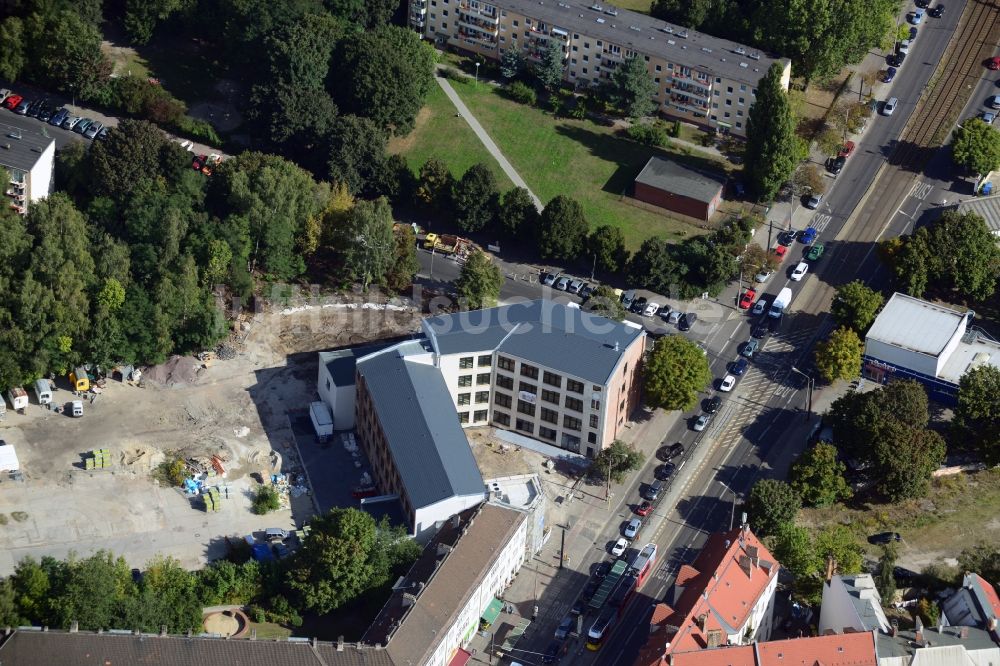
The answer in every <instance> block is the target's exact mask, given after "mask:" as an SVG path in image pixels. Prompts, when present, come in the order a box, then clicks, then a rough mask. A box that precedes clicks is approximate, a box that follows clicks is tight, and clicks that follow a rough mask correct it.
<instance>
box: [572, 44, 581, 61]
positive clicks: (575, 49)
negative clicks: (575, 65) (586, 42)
mask: <svg viewBox="0 0 1000 666" xmlns="http://www.w3.org/2000/svg"><path fill="white" fill-rule="evenodd" d="M579 50H580V49H578V48H577V47H576V46H574V47H573V52H574V53H575V52H577V51H579ZM573 62H576V58H573Z"/></svg>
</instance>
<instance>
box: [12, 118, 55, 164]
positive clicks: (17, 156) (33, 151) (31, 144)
mask: <svg viewBox="0 0 1000 666" xmlns="http://www.w3.org/2000/svg"><path fill="white" fill-rule="evenodd" d="M0 133H3V136H0V165H2V166H5V167H7V168H10V169H19V170H21V171H31V169H32V168H34V166H35V163H36V162H37V161H38V158H39V157H41V156H42V153H43V152H45V149H46V148H48V147H49V144H51V143H54V141H55V139H53V138H52V137H48V136H44V135H42V134H41V133H40V132H37V131H33V130H29V129H25V128H23V127H15V126H14V125H8V124H6V123H0Z"/></svg>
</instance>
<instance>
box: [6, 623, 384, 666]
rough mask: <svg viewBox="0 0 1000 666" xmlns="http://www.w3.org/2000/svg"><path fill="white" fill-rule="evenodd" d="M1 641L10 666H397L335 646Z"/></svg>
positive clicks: (39, 635) (55, 638) (52, 637)
mask: <svg viewBox="0 0 1000 666" xmlns="http://www.w3.org/2000/svg"><path fill="white" fill-rule="evenodd" d="M0 640H2V643H0V663H2V664H4V665H5V666H6V665H7V664H10V665H11V666H14V665H16V666H53V665H54V664H58V665H59V666H106V665H107V664H112V665H113V666H132V665H137V666H138V665H141V666H157V665H162V666H177V665H178V664H220V665H221V664H225V666H277V665H279V664H280V665H281V666H393V663H392V659H391V658H390V657H389V654H388V652H387V651H386V650H384V649H377V648H373V647H361V646H356V645H350V644H345V645H344V647H343V650H342V651H339V650H338V649H337V644H336V643H320V642H317V643H315V644H313V643H310V642H305V641H295V642H289V641H252V640H246V639H230V640H226V639H221V638H187V637H186V636H157V635H150V634H143V635H139V636H136V635H135V634H117V633H115V634H110V633H103V634H97V633H93V632H86V631H85V632H79V633H70V632H64V631H25V630H20V629H19V630H15V631H14V632H12V633H11V634H9V635H7V636H6V637H2V636H0Z"/></svg>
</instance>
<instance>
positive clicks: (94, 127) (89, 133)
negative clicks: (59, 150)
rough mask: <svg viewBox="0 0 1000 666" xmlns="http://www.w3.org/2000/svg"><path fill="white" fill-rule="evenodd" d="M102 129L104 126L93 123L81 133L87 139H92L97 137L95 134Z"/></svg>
mask: <svg viewBox="0 0 1000 666" xmlns="http://www.w3.org/2000/svg"><path fill="white" fill-rule="evenodd" d="M102 129H104V124H103V123H99V122H97V121H94V122H92V123H90V125H88V126H87V129H85V130H84V131H83V135H84V136H85V137H87V138H88V139H93V138H94V137H95V136H97V133H98V132H100V131H101V130H102Z"/></svg>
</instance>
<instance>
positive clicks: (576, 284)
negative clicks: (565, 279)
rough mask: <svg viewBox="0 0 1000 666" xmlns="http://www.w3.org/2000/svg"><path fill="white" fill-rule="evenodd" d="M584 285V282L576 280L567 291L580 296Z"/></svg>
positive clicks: (571, 282) (570, 282)
mask: <svg viewBox="0 0 1000 666" xmlns="http://www.w3.org/2000/svg"><path fill="white" fill-rule="evenodd" d="M584 284H585V283H584V281H583V280H578V279H576V278H574V279H572V280H570V281H569V286H568V287H566V291H568V292H570V293H571V294H579V293H580V290H581V289H583V285H584Z"/></svg>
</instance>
